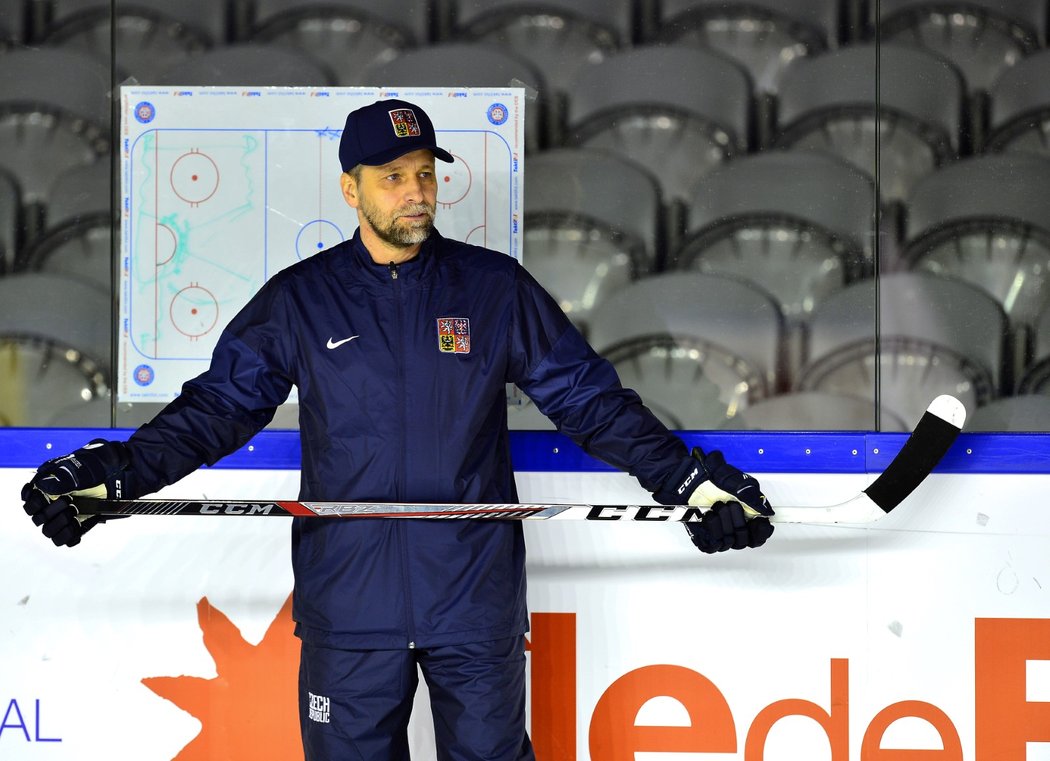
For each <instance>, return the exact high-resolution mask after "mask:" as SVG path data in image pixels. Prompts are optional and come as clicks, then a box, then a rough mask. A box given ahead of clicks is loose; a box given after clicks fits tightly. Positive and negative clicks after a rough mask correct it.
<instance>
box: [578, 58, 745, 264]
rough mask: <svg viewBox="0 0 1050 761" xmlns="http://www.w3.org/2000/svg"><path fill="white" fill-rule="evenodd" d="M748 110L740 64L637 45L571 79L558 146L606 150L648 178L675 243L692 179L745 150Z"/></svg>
mask: <svg viewBox="0 0 1050 761" xmlns="http://www.w3.org/2000/svg"><path fill="white" fill-rule="evenodd" d="M750 109H751V88H750V83H749V81H748V77H747V73H746V72H745V71H744V70H743V68H741V67H740V66H739V65H737V64H735V63H733V62H731V61H729V60H727V59H725V58H723V57H722V56H721V55H718V54H715V53H711V52H709V51H705V50H699V49H696V48H690V47H686V46H682V45H666V46H643V47H638V48H634V49H632V50H629V51H626V52H623V53H619V54H617V55H615V56H612V57H610V58H607V59H606V60H605V61H603V62H602V63H600V64H598V65H596V66H589V67H587V68H586V69H584V70H583V71H582V73H581V74H580V76H579V77H577V79H576V82H575V84H574V85H573V87H572V96H571V97H570V99H569V103H568V108H567V113H566V125H565V139H564V143H565V144H566V145H571V146H577V147H583V148H597V149H601V150H606V151H610V152H612V153H615V154H616V155H618V156H622V157H624V158H628V159H631V160H632V161H636V162H638V163H639V164H641V165H642V166H643V167H645V168H646V169H647V170H648V171H650V172H652V173H653V175H654V176H655V177H656V178H657V181H658V182H659V183H660V189H661V192H662V195H663V198H664V201H665V203H666V204H667V205H668V213H667V218H666V220H667V228H668V238H669V240H668V244H669V245H673V241H674V236H675V235H677V233H678V231H679V229H680V225H681V214H682V205H683V204H684V203H686V202H687V201H688V198H689V194H690V191H691V190H692V187H693V185H695V184H696V181H697V180H698V179H699V178H700V177H701V176H703V175H704V174H705V173H706V172H708V171H710V170H711V169H713V168H714V167H716V166H719V165H721V164H723V163H725V162H726V161H729V160H730V159H732V158H734V157H736V156H739V155H741V154H744V153H746V152H747V149H748V141H749V135H750V128H751V122H750Z"/></svg>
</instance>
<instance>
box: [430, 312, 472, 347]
mask: <svg viewBox="0 0 1050 761" xmlns="http://www.w3.org/2000/svg"><path fill="white" fill-rule="evenodd" d="M437 325H438V349H440V350H441V351H442V352H445V353H448V354H469V353H470V320H468V319H467V318H466V317H438V321H437Z"/></svg>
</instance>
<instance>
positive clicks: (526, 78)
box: [362, 42, 548, 149]
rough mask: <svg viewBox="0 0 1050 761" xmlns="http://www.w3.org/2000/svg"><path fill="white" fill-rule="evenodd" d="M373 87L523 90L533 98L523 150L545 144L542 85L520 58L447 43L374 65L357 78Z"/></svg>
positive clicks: (467, 44) (528, 107) (527, 110)
mask: <svg viewBox="0 0 1050 761" xmlns="http://www.w3.org/2000/svg"><path fill="white" fill-rule="evenodd" d="M362 80H363V81H362V84H364V85H369V86H372V87H430V86H437V87H511V86H515V87H525V88H526V89H527V90H529V91H531V92H535V93H536V94H537V99H536V101H535V102H534V103H532V102H530V103H527V104H526V106H525V147H526V149H539V148H540V147H542V146H543V145H544V143H545V142H546V139H547V132H548V125H547V115H546V105H545V97H546V85H545V83H544V80H543V76H542V75H541V74H540V72H539V70H538V69H536V68H535V67H534V66H533V65H532V64H531V63H529V62H528V61H527V60H525V59H524V58H520V57H519V56H516V55H514V54H513V53H510V52H507V51H500V50H494V49H492V48H490V47H488V46H487V45H482V44H480V43H474V42H447V43H441V44H437V45H429V46H426V47H422V48H416V49H414V50H407V51H404V52H403V53H401V54H400V55H398V56H397V57H396V58H394V59H393V60H390V61H378V62H376V63H375V64H374V65H372V66H370V67H369V68H368V69H367V71H365V72H364V74H363V76H362Z"/></svg>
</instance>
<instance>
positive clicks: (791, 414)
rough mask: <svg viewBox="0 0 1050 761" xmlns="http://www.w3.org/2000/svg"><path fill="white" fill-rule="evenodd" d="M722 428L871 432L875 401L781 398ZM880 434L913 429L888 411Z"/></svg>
mask: <svg viewBox="0 0 1050 761" xmlns="http://www.w3.org/2000/svg"><path fill="white" fill-rule="evenodd" d="M912 425H914V423H913V424H912ZM722 427H723V428H724V429H726V430H738V431H741V430H742V431H871V430H875V428H876V420H875V400H874V398H869V399H865V398H863V397H860V396H849V395H845V394H834V393H824V392H821V391H797V392H793V393H787V394H778V395H777V396H773V397H770V398H768V399H763V400H761V401H759V402H755V403H754V404H753V405H751V406H750V407H748V408H747V409H745V410H742V411H741V412H740V414H739V415H737V416H735V417H734V418H732V419H727V420H726V421H725V424H724V425H723V426H722ZM878 430H880V431H887V432H904V431H910V430H911V426H908V425H907V424H905V422H904V421H903V420H901V419H900V418H899V417H897V416H896V415H895V414H893V413H892V412H891V411H889V410H885V409H884V410H882V416H881V420H879V421H878Z"/></svg>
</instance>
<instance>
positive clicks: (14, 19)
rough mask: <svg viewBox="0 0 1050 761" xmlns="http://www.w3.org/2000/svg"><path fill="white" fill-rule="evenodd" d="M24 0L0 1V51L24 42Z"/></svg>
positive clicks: (25, 29)
mask: <svg viewBox="0 0 1050 761" xmlns="http://www.w3.org/2000/svg"><path fill="white" fill-rule="evenodd" d="M26 9H27V6H26V3H25V0H0V51H3V50H4V49H5V48H8V47H14V46H16V45H19V44H21V43H23V42H25V41H26V32H27V26H26V24H27V17H26Z"/></svg>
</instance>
